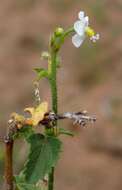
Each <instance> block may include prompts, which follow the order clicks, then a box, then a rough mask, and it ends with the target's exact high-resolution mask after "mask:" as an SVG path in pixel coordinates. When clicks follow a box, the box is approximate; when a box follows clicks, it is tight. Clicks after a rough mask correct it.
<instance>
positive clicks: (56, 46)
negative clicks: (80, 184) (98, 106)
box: [48, 28, 74, 190]
mask: <svg viewBox="0 0 122 190" xmlns="http://www.w3.org/2000/svg"><path fill="white" fill-rule="evenodd" d="M72 32H74V29H73V28H70V29H68V30H66V31H65V32H64V33H63V34H62V35H61V36H55V33H54V35H53V36H52V38H51V42H50V47H49V50H50V59H49V60H48V74H49V81H50V88H51V96H52V111H53V112H54V113H55V114H56V115H57V114H58V93H57V56H58V52H59V50H60V48H61V45H62V44H63V42H64V40H65V38H66V37H67V36H69V35H70V34H71V33H72ZM53 130H54V131H53V135H54V136H57V130H58V128H57V121H54V123H53ZM54 171H55V168H54V167H52V170H51V173H50V174H49V176H48V190H53V188H54Z"/></svg>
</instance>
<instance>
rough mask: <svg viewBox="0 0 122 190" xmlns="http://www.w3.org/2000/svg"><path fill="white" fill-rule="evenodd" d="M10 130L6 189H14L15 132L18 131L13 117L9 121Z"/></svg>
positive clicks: (6, 159) (7, 139)
mask: <svg viewBox="0 0 122 190" xmlns="http://www.w3.org/2000/svg"><path fill="white" fill-rule="evenodd" d="M8 124H9V127H8V132H7V135H6V137H5V139H4V142H5V186H6V190H13V145H14V141H13V138H12V137H13V134H15V133H16V132H17V128H16V124H15V122H14V121H13V120H12V119H11V120H9V122H8Z"/></svg>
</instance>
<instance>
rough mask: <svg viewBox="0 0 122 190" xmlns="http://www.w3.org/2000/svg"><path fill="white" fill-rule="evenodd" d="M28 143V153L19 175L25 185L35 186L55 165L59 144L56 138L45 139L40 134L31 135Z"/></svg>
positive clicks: (59, 149)
mask: <svg viewBox="0 0 122 190" xmlns="http://www.w3.org/2000/svg"><path fill="white" fill-rule="evenodd" d="M28 142H29V143H30V153H29V157H28V161H27V163H26V164H25V168H24V170H23V171H22V173H21V174H23V175H24V176H25V181H26V182H27V183H31V184H35V183H37V182H38V180H41V179H43V178H44V176H45V175H46V174H48V173H49V172H50V171H51V168H52V167H54V166H55V165H56V163H57V160H58V159H59V153H60V152H61V142H60V141H59V140H58V139H57V138H56V137H51V136H47V137H45V136H44V135H41V134H33V135H32V136H31V137H30V138H29V139H28ZM21 174H20V175H21Z"/></svg>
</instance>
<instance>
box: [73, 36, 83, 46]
mask: <svg viewBox="0 0 122 190" xmlns="http://www.w3.org/2000/svg"><path fill="white" fill-rule="evenodd" d="M84 39H85V36H79V35H78V34H75V35H74V36H73V37H72V43H73V44H74V46H75V47H77V48H78V47H80V46H81V44H82V43H83V41H84Z"/></svg>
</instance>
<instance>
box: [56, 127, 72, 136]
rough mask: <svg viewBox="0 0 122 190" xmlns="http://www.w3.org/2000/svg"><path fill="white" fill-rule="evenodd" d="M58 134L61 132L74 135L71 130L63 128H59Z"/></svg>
mask: <svg viewBox="0 0 122 190" xmlns="http://www.w3.org/2000/svg"><path fill="white" fill-rule="evenodd" d="M59 134H63V135H68V136H72V137H73V136H74V134H73V132H71V131H69V130H66V129H64V128H60V129H59Z"/></svg>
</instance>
